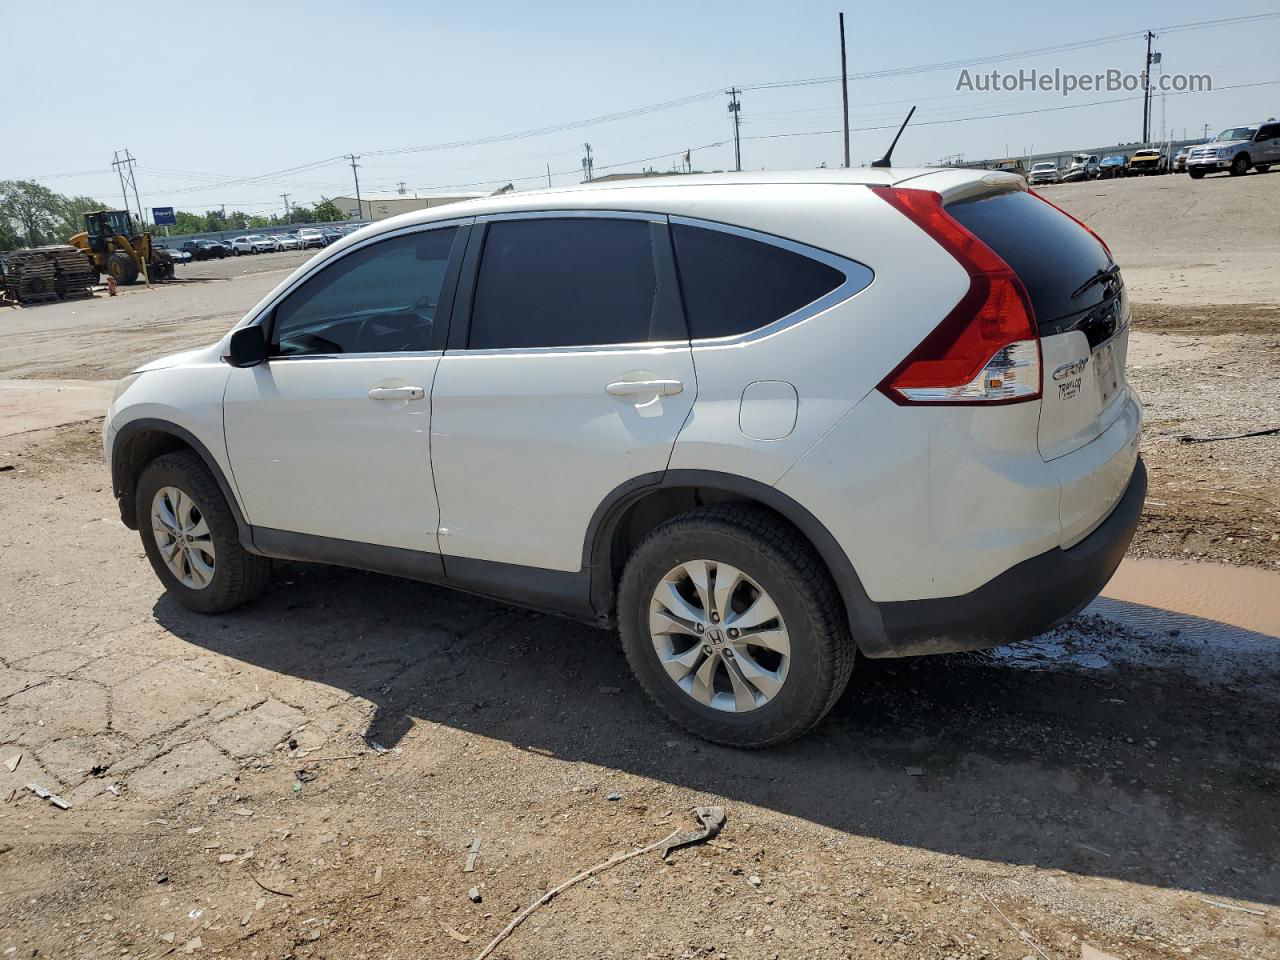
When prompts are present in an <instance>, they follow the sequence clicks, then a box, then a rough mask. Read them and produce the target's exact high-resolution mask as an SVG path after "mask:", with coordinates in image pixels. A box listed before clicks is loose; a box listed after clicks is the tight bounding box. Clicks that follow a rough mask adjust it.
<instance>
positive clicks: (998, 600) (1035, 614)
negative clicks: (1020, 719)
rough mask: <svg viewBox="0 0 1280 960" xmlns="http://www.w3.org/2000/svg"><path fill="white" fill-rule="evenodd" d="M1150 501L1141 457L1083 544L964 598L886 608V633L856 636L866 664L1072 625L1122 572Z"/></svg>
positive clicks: (1045, 556)
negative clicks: (1120, 568) (1119, 570)
mask: <svg viewBox="0 0 1280 960" xmlns="http://www.w3.org/2000/svg"><path fill="white" fill-rule="evenodd" d="M1146 495H1147V468H1146V466H1145V465H1144V464H1143V462H1142V458H1141V457H1139V458H1138V462H1137V463H1136V464H1135V466H1134V468H1133V475H1132V476H1131V477H1130V479H1129V486H1128V488H1127V489H1126V490H1125V492H1124V495H1123V496H1122V497H1121V498H1120V502H1119V503H1117V504H1116V506H1115V509H1113V510H1112V511H1111V514H1110V516H1108V517H1107V519H1106V520H1104V521H1103V522H1102V524H1101V525H1100V526H1099V527H1098V528H1097V529H1096V530H1094V531H1093V533H1091V534H1089V536H1087V537H1085V539H1084V540H1082V541H1080V542H1079V543H1078V544H1076V545H1075V546H1073V547H1070V548H1069V549H1066V550H1063V549H1060V548H1059V549H1053V550H1049V551H1048V552H1046V553H1042V554H1040V555H1039V556H1036V557H1032V558H1031V559H1029V560H1024V561H1023V562H1022V563H1019V564H1018V565H1017V566H1014V567H1010V568H1009V569H1008V570H1006V571H1005V572H1004V573H1002V574H1000V575H999V576H998V577H996V578H995V579H994V580H991V581H989V582H988V583H985V584H983V585H982V586H981V587H979V588H978V589H976V590H974V591H973V592H971V593H967V594H964V595H963V596H959V597H943V598H939V599H935V600H906V601H897V602H892V603H881V604H880V605H879V606H880V613H881V616H882V617H883V618H884V626H885V632H884V634H882V635H879V636H871V637H867V636H860V637H858V638H857V640H858V646H859V649H861V651H862V653H863V654H864V655H866V656H868V657H911V656H919V655H922V654H930V653H954V652H956V651H960V650H985V649H989V648H991V647H996V646H1000V645H1001V644H1003V643H1011V642H1013V641H1016V640H1025V639H1027V638H1028V637H1033V636H1035V635H1036V634H1038V633H1043V632H1044V631H1045V630H1049V629H1052V628H1053V627H1056V626H1058V625H1059V624H1061V623H1064V622H1066V621H1067V620H1070V619H1071V618H1072V617H1074V616H1075V615H1076V614H1077V613H1079V612H1080V611H1081V610H1083V609H1084V608H1085V607H1086V606H1088V604H1089V603H1091V602H1092V601H1093V599H1094V598H1095V597H1096V596H1097V595H1098V594H1099V592H1101V590H1102V588H1103V587H1105V586H1106V585H1107V581H1108V580H1110V579H1111V575H1112V574H1113V573H1115V571H1116V567H1118V566H1119V565H1120V561H1121V559H1122V558H1123V557H1124V554H1125V551H1126V550H1127V549H1128V548H1129V543H1130V541H1132V540H1133V534H1134V531H1136V530H1137V528H1138V518H1139V517H1140V516H1141V515H1142V504H1143V502H1144V501H1145V500H1146Z"/></svg>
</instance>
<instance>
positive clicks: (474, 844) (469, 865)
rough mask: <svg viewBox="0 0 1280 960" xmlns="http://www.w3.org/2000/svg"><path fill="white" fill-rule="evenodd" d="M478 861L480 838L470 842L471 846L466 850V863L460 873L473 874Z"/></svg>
mask: <svg viewBox="0 0 1280 960" xmlns="http://www.w3.org/2000/svg"><path fill="white" fill-rule="evenodd" d="M478 859H480V838H479V837H474V838H472V840H471V846H470V847H468V848H467V862H466V863H465V864H463V866H462V872H463V873H474V872H475V869H476V861H477V860H478Z"/></svg>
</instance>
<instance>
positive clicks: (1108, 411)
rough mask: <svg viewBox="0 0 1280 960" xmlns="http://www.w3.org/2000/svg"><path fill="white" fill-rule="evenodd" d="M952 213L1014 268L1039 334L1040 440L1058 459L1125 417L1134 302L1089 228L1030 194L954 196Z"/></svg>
mask: <svg viewBox="0 0 1280 960" xmlns="http://www.w3.org/2000/svg"><path fill="white" fill-rule="evenodd" d="M947 212H948V213H949V214H951V215H952V216H953V217H955V218H956V219H957V220H958V221H960V223H961V224H962V225H963V226H964V227H966V228H967V229H968V230H969V231H971V232H972V233H973V234H974V235H976V236H977V237H978V238H979V239H980V240H982V241H983V242H984V243H985V244H987V246H989V247H991V249H993V250H994V251H995V252H996V253H997V254H999V255H1000V257H1001V258H1002V259H1004V261H1005V262H1006V263H1008V264H1009V266H1011V267H1012V268H1013V269H1014V272H1016V273H1017V274H1018V277H1019V278H1020V279H1021V280H1022V283H1023V285H1024V286H1025V287H1026V289H1027V294H1028V296H1029V297H1030V300H1031V306H1032V308H1033V310H1034V311H1035V318H1036V324H1037V326H1038V327H1039V330H1040V336H1041V359H1042V368H1043V378H1044V381H1043V386H1044V399H1043V402H1042V404H1041V412H1040V427H1039V438H1038V440H1039V447H1040V454H1041V456H1042V457H1043V458H1044V459H1045V460H1054V459H1056V458H1058V457H1061V456H1063V455H1065V454H1068V453H1071V452H1072V451H1073V450H1077V449H1079V448H1080V447H1083V446H1084V445H1085V444H1087V443H1089V441H1091V440H1093V439H1095V438H1096V437H1097V436H1099V435H1100V434H1101V433H1102V432H1103V431H1104V430H1106V428H1107V427H1108V426H1110V425H1111V423H1112V422H1114V420H1115V419H1116V418H1117V417H1118V416H1119V415H1120V413H1121V409H1122V406H1123V398H1124V395H1125V393H1126V385H1125V355H1126V351H1127V347H1128V339H1129V301H1128V296H1127V295H1126V293H1125V289H1124V282H1123V281H1122V279H1121V277H1120V271H1119V269H1118V267H1117V266H1116V264H1115V262H1114V261H1113V260H1112V259H1111V255H1110V253H1109V252H1108V251H1107V249H1106V248H1105V247H1104V246H1103V245H1102V243H1101V241H1099V240H1098V239H1097V237H1095V236H1094V235H1093V234H1091V233H1090V232H1089V231H1088V230H1086V229H1084V228H1083V227H1081V225H1080V224H1078V223H1077V222H1076V221H1074V220H1072V219H1071V218H1070V217H1068V216H1067V215H1066V214H1065V213H1063V212H1062V211H1061V210H1059V209H1057V208H1056V207H1054V206H1053V205H1052V204H1050V203H1048V202H1046V201H1044V200H1042V199H1040V197H1039V196H1037V195H1036V194H1034V193H1031V192H1022V191H1019V192H1013V193H1001V194H997V195H995V196H988V197H985V198H981V199H977V200H970V201H965V202H961V203H953V204H949V205H948V206H947Z"/></svg>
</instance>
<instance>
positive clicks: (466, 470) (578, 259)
mask: <svg viewBox="0 0 1280 960" xmlns="http://www.w3.org/2000/svg"><path fill="white" fill-rule="evenodd" d="M481 230H482V228H481V226H480V225H479V224H478V225H477V227H476V235H473V237H472V243H473V244H475V243H477V241H480V242H482V248H481V249H482V253H481V255H480V258H479V265H478V269H476V270H475V271H474V278H475V279H474V287H473V288H471V287H469V285H468V278H467V277H465V276H464V278H463V280H462V281H461V285H460V291H459V297H458V303H459V308H458V313H462V312H463V311H464V305H465V304H467V303H468V301H470V307H471V309H470V325H469V334H468V336H467V338H466V340H465V341H464V342H461V343H459V345H458V348H457V349H454V348H453V347H452V346H451V347H450V349H449V350H448V351H446V353H445V354H444V356H443V357H442V358H441V360H440V368H439V370H438V371H437V373H436V382H435V389H434V391H433V393H432V408H433V416H432V424H431V434H432V441H431V460H432V465H433V468H434V472H435V480H436V490H437V492H438V494H439V497H440V525H441V530H440V549H441V553H443V554H444V557H445V560H444V562H445V570H446V573H448V574H449V576H450V577H451V578H453V577H454V576H455V575H456V573H457V571H458V569H460V567H465V566H466V565H459V564H455V563H453V562H452V558H470V559H475V560H486V561H498V562H501V563H504V564H516V565H520V566H524V567H536V568H541V569H544V570H556V571H577V570H579V569H580V568H581V566H582V556H583V543H584V539H585V537H586V533H587V528H588V526H589V524H590V521H591V517H592V514H593V513H594V512H595V510H596V508H597V507H598V506H599V505H600V503H601V502H602V501H603V500H604V499H605V498H606V496H607V495H608V494H609V493H610V492H612V491H613V490H614V489H615V488H617V487H619V486H620V485H621V484H623V483H626V482H627V481H629V480H632V479H633V478H637V477H641V476H649V477H650V478H652V477H653V476H655V475H657V476H660V475H661V473H662V472H663V471H664V470H666V467H667V462H668V461H669V460H670V458H671V450H672V447H673V446H674V444H675V440H676V436H677V434H679V432H680V428H681V427H682V426H683V424H684V422H685V419H686V417H687V416H688V414H689V410H690V407H691V406H692V405H693V400H694V396H695V394H696V393H697V384H696V381H695V377H694V369H693V359H692V354H691V351H690V347H689V341H688V333H687V332H686V330H685V327H684V321H683V315H682V312H681V308H680V300H679V294H678V292H677V289H676V284H675V272H674V266H673V260H672V255H671V243H670V238H669V236H668V230H667V224H666V219H665V217H661V216H654V215H649V214H644V215H637V214H631V215H628V214H612V213H610V214H599V215H577V216H575V215H573V214H538V215H536V216H523V217H521V216H516V217H513V218H507V219H504V218H494V219H493V220H491V222H489V223H487V224H486V225H485V226H484V227H483V236H480V235H479V234H480V231H481ZM470 259H471V255H469V256H468V260H470ZM464 320H465V318H464V317H461V316H458V315H456V314H455V317H454V323H455V325H456V324H457V323H459V322H460V321H464ZM470 571H471V573H472V575H473V576H475V575H476V574H475V567H474V565H471V567H470Z"/></svg>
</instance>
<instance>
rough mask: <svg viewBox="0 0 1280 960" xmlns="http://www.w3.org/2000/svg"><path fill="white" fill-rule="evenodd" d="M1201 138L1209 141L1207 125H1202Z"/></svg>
mask: <svg viewBox="0 0 1280 960" xmlns="http://www.w3.org/2000/svg"><path fill="white" fill-rule="evenodd" d="M1203 136H1204V138H1205V139H1206V140H1208V139H1209V125H1208V124H1207V123H1206V124H1205V125H1204V134H1203Z"/></svg>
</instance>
